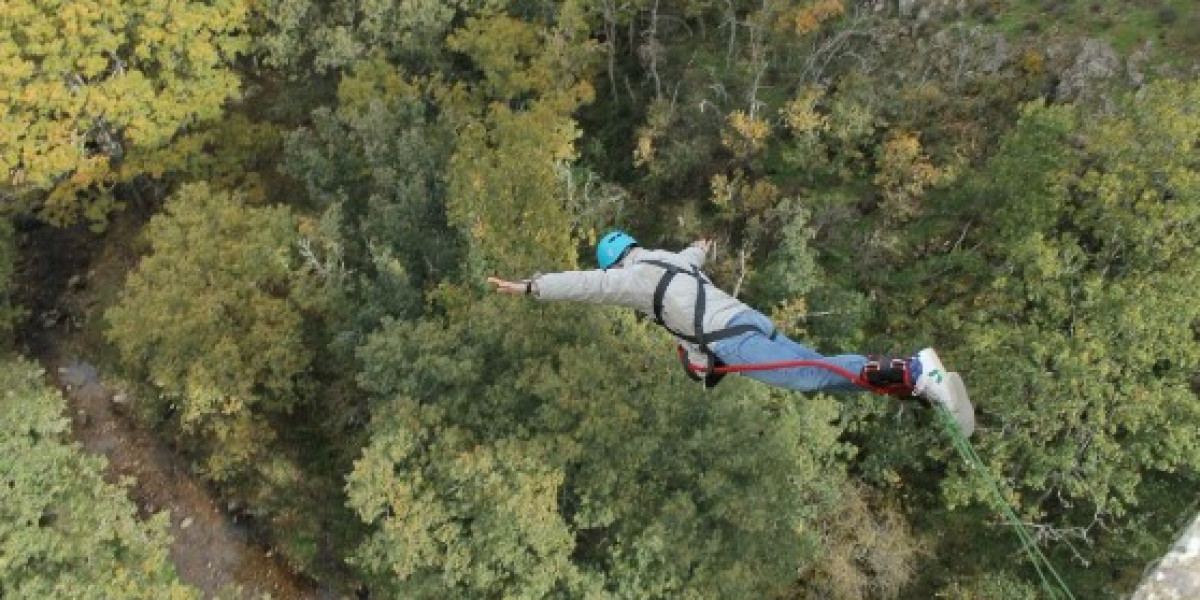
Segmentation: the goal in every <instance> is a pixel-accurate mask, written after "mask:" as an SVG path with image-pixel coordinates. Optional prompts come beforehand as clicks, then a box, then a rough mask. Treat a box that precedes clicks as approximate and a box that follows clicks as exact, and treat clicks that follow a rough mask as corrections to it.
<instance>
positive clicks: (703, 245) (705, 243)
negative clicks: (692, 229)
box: [692, 238, 713, 254]
mask: <svg viewBox="0 0 1200 600" xmlns="http://www.w3.org/2000/svg"><path fill="white" fill-rule="evenodd" d="M692 245H693V246H695V247H697V248H699V249H701V250H703V251H704V253H705V254H708V252H709V251H710V250H712V247H713V241H712V239H711V238H700V239H698V240H696V241H694V242H692Z"/></svg>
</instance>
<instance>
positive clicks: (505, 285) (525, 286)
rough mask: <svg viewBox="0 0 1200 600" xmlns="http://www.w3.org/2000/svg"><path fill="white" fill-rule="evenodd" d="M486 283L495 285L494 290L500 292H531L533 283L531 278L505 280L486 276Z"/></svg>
mask: <svg viewBox="0 0 1200 600" xmlns="http://www.w3.org/2000/svg"><path fill="white" fill-rule="evenodd" d="M487 280H488V283H490V284H492V285H494V286H496V291H497V292H500V293H501V294H532V293H533V292H534V285H533V280H532V279H525V280H522V281H506V280H504V279H500V278H499V277H488V279H487Z"/></svg>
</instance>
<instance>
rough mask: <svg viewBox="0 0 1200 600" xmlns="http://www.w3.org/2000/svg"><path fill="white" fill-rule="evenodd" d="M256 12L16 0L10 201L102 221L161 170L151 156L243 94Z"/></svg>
mask: <svg viewBox="0 0 1200 600" xmlns="http://www.w3.org/2000/svg"><path fill="white" fill-rule="evenodd" d="M246 14H247V5H246V2H245V0H186V1H183V2H171V1H169V0H9V1H6V2H5V3H4V7H3V9H0V193H3V194H6V195H8V196H12V197H15V198H17V199H20V200H22V202H23V203H25V204H24V205H25V206H27V207H29V208H33V209H36V210H38V211H39V212H40V214H41V215H42V216H43V217H44V218H45V219H47V220H49V221H51V222H54V223H59V224H67V223H72V222H76V221H78V220H80V219H81V218H85V219H87V220H88V221H90V222H92V223H93V224H101V223H103V220H104V218H105V215H106V214H107V213H108V212H110V211H111V210H112V209H114V208H116V207H117V203H116V201H115V200H114V198H113V196H112V194H111V189H112V187H113V186H114V185H115V184H117V183H120V182H123V181H129V180H131V179H133V178H134V177H137V176H138V175H141V174H143V173H146V172H151V173H152V174H158V173H154V171H155V169H154V168H153V164H154V163H153V161H152V160H150V161H148V160H146V159H145V156H147V155H148V154H152V153H154V152H159V151H162V150H163V149H164V148H166V147H167V146H168V145H169V144H170V143H171V141H172V139H173V138H174V137H175V136H177V135H178V134H179V133H180V132H181V131H184V130H186V129H187V128H188V127H189V126H192V125H194V124H196V123H198V122H202V121H205V120H211V119H215V118H217V117H219V116H220V115H221V114H222V108H223V106H224V105H225V103H226V102H227V101H228V100H229V99H231V98H233V97H235V96H236V95H237V94H238V90H239V79H238V76H237V74H236V73H235V72H234V71H233V69H232V68H231V63H232V61H233V60H234V58H235V57H236V56H237V54H238V53H239V52H242V51H243V50H244V49H245V47H246V45H247V43H248V36H247V35H246V34H245V21H246ZM131 159H132V160H131ZM134 165H136V168H128V167H131V166H134Z"/></svg>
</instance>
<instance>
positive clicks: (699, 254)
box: [679, 245, 708, 267]
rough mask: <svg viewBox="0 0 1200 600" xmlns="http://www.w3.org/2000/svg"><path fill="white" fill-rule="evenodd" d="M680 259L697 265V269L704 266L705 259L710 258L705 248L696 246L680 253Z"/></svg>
mask: <svg viewBox="0 0 1200 600" xmlns="http://www.w3.org/2000/svg"><path fill="white" fill-rule="evenodd" d="M679 258H682V259H683V260H685V261H687V262H689V263H691V264H693V265H696V266H697V267H703V266H704V259H705V258H708V256H707V253H706V252H705V251H704V249H703V248H701V247H700V246H696V245H691V246H688V247H687V248H684V249H683V250H682V251H680V252H679Z"/></svg>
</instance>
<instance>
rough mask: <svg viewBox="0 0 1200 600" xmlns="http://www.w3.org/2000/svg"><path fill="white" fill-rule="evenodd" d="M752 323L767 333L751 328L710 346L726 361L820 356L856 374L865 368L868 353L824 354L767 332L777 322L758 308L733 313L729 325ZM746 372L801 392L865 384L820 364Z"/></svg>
mask: <svg viewBox="0 0 1200 600" xmlns="http://www.w3.org/2000/svg"><path fill="white" fill-rule="evenodd" d="M735 325H753V326H755V327H757V328H759V329H760V330H762V331H765V332H767V333H761V332H758V331H752V332H749V333H743V334H741V335H738V336H734V337H731V338H728V339H724V340H720V341H718V342H714V343H712V344H710V345H709V349H710V350H712V351H713V353H714V354H716V355H717V358H720V359H721V361H722V362H724V363H725V364H727V365H741V364H754V363H765V362H776V361H781V360H819V361H822V362H826V363H829V364H832V365H837V366H839V367H841V368H843V369H845V370H847V371H850V372H851V373H854V374H855V375H858V374H859V373H861V372H862V368H863V366H864V365H866V364H867V357H865V356H860V355H857V354H842V355H839V356H822V355H821V354H819V353H817V351H815V350H813V349H812V348H809V347H808V346H805V345H803V344H798V343H796V342H793V341H792V340H790V339H788V337H787V336H786V335H784V334H783V333H778V332H777V333H776V335H775V339H771V338H770V337H769V336H768V334H769V333H770V332H772V331H775V326H774V325H773V324H772V323H771V320H770V319H768V318H767V317H766V315H764V314H762V313H760V312H758V311H757V310H754V309H750V310H744V311H742V312H740V313H738V314H736V315H734V316H733V318H732V319H730V320H729V324H727V325H726V327H733V326H735ZM743 375H745V376H746V377H749V378H751V379H755V380H758V381H761V382H763V383H767V384H770V385H775V386H779V387H784V388H788V389H791V390H797V391H800V392H817V391H822V392H847V391H855V392H861V391H863V388H861V387H859V386H857V385H855V384H854V383H852V382H851V381H850V380H848V379H846V378H845V377H842V376H841V375H838V374H837V373H834V372H833V371H828V370H825V369H822V368H820V367H790V368H786V369H775V370H772V371H747V372H744V373H743Z"/></svg>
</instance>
